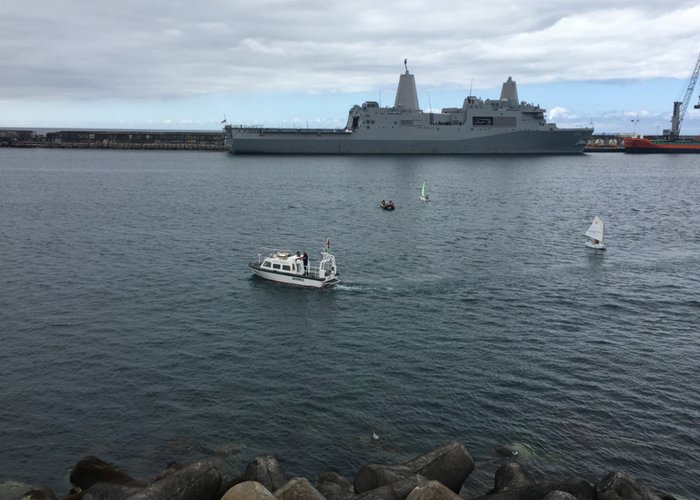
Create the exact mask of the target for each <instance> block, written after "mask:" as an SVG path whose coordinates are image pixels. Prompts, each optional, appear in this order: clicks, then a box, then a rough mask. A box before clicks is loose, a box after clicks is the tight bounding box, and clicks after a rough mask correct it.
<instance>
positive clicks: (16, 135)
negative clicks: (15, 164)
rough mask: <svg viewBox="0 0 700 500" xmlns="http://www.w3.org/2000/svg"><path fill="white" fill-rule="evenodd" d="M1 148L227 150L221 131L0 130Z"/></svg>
mask: <svg viewBox="0 0 700 500" xmlns="http://www.w3.org/2000/svg"><path fill="white" fill-rule="evenodd" d="M0 147H15V148H57V149H145V150H178V151H226V145H225V140H224V133H223V131H221V132H219V131H211V132H192V131H167V132H166V131H154V130H140V131H127V130H61V131H56V132H46V133H45V134H41V133H39V132H36V131H33V130H25V129H16V130H11V129H2V130H0Z"/></svg>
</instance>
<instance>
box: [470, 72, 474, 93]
mask: <svg viewBox="0 0 700 500" xmlns="http://www.w3.org/2000/svg"><path fill="white" fill-rule="evenodd" d="M473 86H474V77H473V76H472V81H471V82H469V97H471V96H472V87H473Z"/></svg>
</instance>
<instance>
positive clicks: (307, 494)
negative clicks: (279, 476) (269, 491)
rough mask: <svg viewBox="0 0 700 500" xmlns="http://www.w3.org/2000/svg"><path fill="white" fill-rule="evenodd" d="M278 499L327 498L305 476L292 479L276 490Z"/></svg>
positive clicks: (314, 499) (321, 499) (305, 499)
mask: <svg viewBox="0 0 700 500" xmlns="http://www.w3.org/2000/svg"><path fill="white" fill-rule="evenodd" d="M275 498H277V499H278V500H326V498H325V497H324V496H323V495H322V494H321V493H320V492H319V491H318V490H317V489H316V488H314V487H313V485H312V484H311V483H310V482H309V480H308V479H306V478H303V477H295V478H292V479H290V480H289V481H288V482H287V484H285V485H284V486H282V487H281V488H280V489H278V490H277V491H275Z"/></svg>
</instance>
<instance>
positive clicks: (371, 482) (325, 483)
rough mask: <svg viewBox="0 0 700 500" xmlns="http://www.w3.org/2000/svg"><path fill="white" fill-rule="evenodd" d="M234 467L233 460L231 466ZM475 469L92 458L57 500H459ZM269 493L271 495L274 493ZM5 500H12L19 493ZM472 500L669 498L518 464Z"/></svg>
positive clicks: (37, 497)
mask: <svg viewBox="0 0 700 500" xmlns="http://www.w3.org/2000/svg"><path fill="white" fill-rule="evenodd" d="M236 463H237V462H236ZM473 470H474V460H473V459H472V457H471V455H470V454H469V452H468V451H467V450H466V448H465V447H464V446H463V445H461V444H460V443H456V442H452V443H447V444H445V445H442V446H440V447H438V448H435V449H434V450H432V451H429V452H427V453H425V454H423V455H419V456H418V457H416V458H414V459H412V460H409V461H408V462H405V463H403V464H399V465H387V464H376V463H370V464H366V465H365V466H364V467H362V468H361V469H360V471H359V472H358V473H357V475H356V476H355V478H354V480H352V481H351V480H350V479H348V478H345V477H343V476H341V475H339V474H337V473H335V472H328V473H326V474H323V475H322V476H320V477H319V478H318V481H317V482H316V485H315V486H314V485H312V484H311V483H310V482H309V481H308V480H307V479H305V478H301V477H295V478H292V479H289V476H288V475H287V474H286V473H285V471H284V470H282V467H281V466H280V464H279V462H278V461H277V459H275V457H273V456H270V455H266V456H261V457H257V458H255V459H254V460H252V461H251V462H250V463H249V464H248V465H247V466H246V468H245V472H244V473H243V474H242V475H239V474H240V473H239V472H238V471H235V470H233V467H232V466H231V464H230V463H229V462H228V461H227V460H226V459H225V456H215V457H212V458H210V459H206V460H201V461H199V462H195V463H193V464H191V465H189V466H186V467H182V466H179V465H177V464H171V465H169V466H168V468H167V469H166V470H165V471H164V472H163V473H161V474H160V475H159V476H158V477H157V478H156V479H155V480H154V481H152V482H151V483H150V484H145V483H143V482H141V481H138V480H136V479H134V478H132V477H131V476H129V475H128V474H126V473H124V472H122V471H121V470H119V469H118V468H116V467H115V466H113V465H111V464H109V463H107V462H104V461H103V460H101V459H99V458H97V457H86V458H84V459H82V460H81V461H80V462H78V464H76V466H75V467H74V468H73V470H72V471H71V474H70V481H71V483H72V484H73V486H74V489H73V491H72V492H71V494H70V495H69V496H67V497H60V498H61V500H273V499H275V500H460V499H461V498H462V497H460V496H459V492H460V490H461V488H462V485H463V484H464V482H465V480H466V479H467V478H468V476H469V475H470V473H471V472H472V471H473ZM273 492H274V493H273ZM12 498H19V497H18V496H15V497H12ZM57 498H58V497H57V496H56V495H55V494H54V493H53V492H52V491H50V490H47V489H45V488H37V489H33V490H30V491H27V492H26V493H25V494H24V496H23V497H22V500H56V499H57ZM472 500H676V499H675V498H674V497H672V496H670V495H657V494H655V493H653V492H652V491H651V490H649V489H648V488H646V487H644V486H642V485H641V484H640V483H638V482H637V481H635V480H634V479H632V478H630V477H629V476H626V475H625V474H622V473H620V472H611V473H609V474H608V475H607V476H605V477H604V478H603V479H602V480H601V481H600V482H598V483H597V484H596V485H595V486H593V485H591V484H590V483H588V482H587V481H585V480H583V479H578V478H574V479H567V480H562V481H534V480H533V479H532V477H531V476H530V475H529V474H528V473H527V471H526V470H525V469H524V468H523V467H522V465H520V464H518V463H516V462H513V461H509V462H507V463H505V464H503V465H502V466H501V467H499V468H498V470H497V471H496V473H495V475H494V486H493V488H492V489H491V491H489V492H488V493H486V494H485V495H483V496H479V497H478V498H475V499H474V498H473V499H472Z"/></svg>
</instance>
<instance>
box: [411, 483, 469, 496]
mask: <svg viewBox="0 0 700 500" xmlns="http://www.w3.org/2000/svg"><path fill="white" fill-rule="evenodd" d="M406 500H462V497H460V496H459V495H457V494H456V493H455V492H454V491H452V490H451V489H449V488H448V487H447V486H445V485H444V484H442V483H440V482H438V481H425V482H422V483H420V484H419V485H418V486H416V487H415V488H413V491H411V493H409V495H408V497H406Z"/></svg>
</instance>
